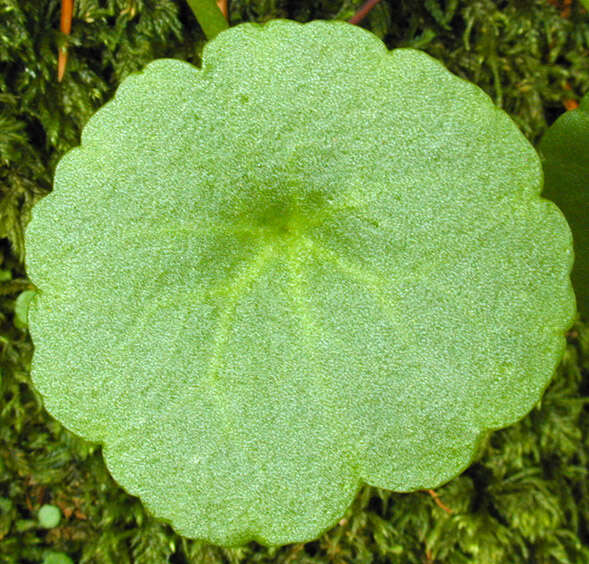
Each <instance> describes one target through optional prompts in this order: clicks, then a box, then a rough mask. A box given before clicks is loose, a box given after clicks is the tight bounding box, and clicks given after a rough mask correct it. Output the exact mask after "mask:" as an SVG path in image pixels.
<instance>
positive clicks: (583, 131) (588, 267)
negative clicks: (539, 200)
mask: <svg viewBox="0 0 589 564" xmlns="http://www.w3.org/2000/svg"><path fill="white" fill-rule="evenodd" d="M539 148H540V152H541V154H542V156H543V159H544V160H543V165H544V192H543V194H542V195H543V196H545V197H546V198H550V199H551V200H552V201H554V202H555V203H556V204H557V205H558V207H559V208H560V209H561V210H562V211H563V213H564V214H565V216H566V218H567V220H568V222H569V223H570V225H571V229H572V230H573V236H574V247H575V265H574V268H573V272H572V279H573V284H574V286H575V292H576V294H577V306H578V308H579V312H580V313H581V315H583V316H584V317H589V94H588V95H586V96H585V98H583V101H582V102H581V105H580V106H579V108H577V109H576V110H573V111H570V112H566V113H565V114H564V115H562V116H561V117H560V118H559V119H557V120H556V122H555V123H554V124H553V125H552V127H550V129H549V130H548V131H547V132H546V134H545V135H544V137H543V138H542V141H541V142H540V146H539Z"/></svg>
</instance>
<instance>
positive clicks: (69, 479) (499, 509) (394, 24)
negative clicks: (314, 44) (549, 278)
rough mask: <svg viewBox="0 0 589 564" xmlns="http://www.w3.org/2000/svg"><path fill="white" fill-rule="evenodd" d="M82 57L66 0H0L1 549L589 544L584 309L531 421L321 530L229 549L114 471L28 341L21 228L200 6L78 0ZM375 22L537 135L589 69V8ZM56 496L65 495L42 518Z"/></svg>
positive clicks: (173, 551) (475, 2)
mask: <svg viewBox="0 0 589 564" xmlns="http://www.w3.org/2000/svg"><path fill="white" fill-rule="evenodd" d="M75 4H76V13H75V19H74V23H73V29H72V36H71V38H70V41H69V44H70V54H69V62H68V71H67V73H66V76H65V79H64V81H63V82H62V83H61V84H59V83H57V81H56V67H57V60H56V59H57V56H56V53H57V45H58V44H61V43H62V42H63V41H64V38H63V37H60V36H59V34H58V33H56V31H55V30H57V29H58V27H59V2H56V1H53V0H0V236H2V237H4V240H3V241H2V243H0V260H1V264H0V274H1V276H0V371H1V386H2V403H1V407H0V417H1V418H2V419H1V424H0V562H7V563H19V564H20V563H23V564H28V563H37V562H42V561H43V558H44V556H46V555H47V554H48V553H50V552H55V553H59V552H62V553H65V554H68V555H69V556H70V557H71V558H72V559H73V560H74V561H76V562H82V563H111V562H112V563H113V564H115V563H116V564H125V563H131V562H133V563H145V564H153V563H159V562H166V561H168V559H170V561H171V562H174V563H176V564H178V563H187V562H190V563H197V562H199V563H200V562H202V563H205V562H206V563H208V562H231V563H233V562H235V563H238V562H239V563H241V562H244V563H245V562H248V563H249V562H252V563H254V562H255V563H266V562H268V563H270V562H290V563H297V562H300V563H311V562H392V563H396V562H398V563H402V564H412V563H415V564H417V563H419V564H421V563H423V562H434V561H435V562H442V563H448V564H461V563H473V564H474V563H477V564H480V563H485V564H487V563H489V564H493V563H504V562H509V563H510V564H511V563H513V564H518V563H522V564H523V563H528V562H542V563H557V562H560V563H567V562H570V563H583V562H589V548H588V546H589V490H588V488H589V482H588V481H587V477H586V474H587V468H588V466H589V460H588V457H589V411H588V409H587V402H588V392H589V380H588V373H589V329H588V328H587V327H586V326H585V325H583V324H578V325H577V326H576V327H575V328H574V330H573V331H571V333H570V339H569V346H568V349H567V353H566V356H565V358H564V361H563V363H562V365H561V368H560V370H559V373H558V375H557V376H556V378H555V380H554V382H553V383H552V385H551V386H550V388H549V389H548V391H547V393H546V394H545V396H544V399H543V401H542V404H541V405H540V406H538V407H537V408H536V409H535V410H534V411H533V412H532V413H531V414H530V415H529V416H528V417H527V418H525V419H524V420H523V421H521V422H520V423H518V424H517V425H514V426H512V427H510V428H508V429H505V430H503V431H500V432H497V433H494V434H493V435H491V436H490V437H489V438H488V440H487V443H486V444H485V445H483V447H482V450H481V457H480V458H479V460H478V462H477V463H476V464H474V465H473V466H472V467H471V468H469V469H468V470H467V471H466V472H465V473H464V474H463V475H462V476H460V477H459V478H457V479H456V480H453V481H452V482H450V483H449V484H447V485H446V486H444V487H443V488H440V489H439V490H438V492H437V493H438V494H439V495H440V498H441V500H442V501H443V502H444V503H445V504H446V505H447V506H449V507H450V508H451V509H452V510H453V513H452V514H451V515H450V514H447V513H446V512H445V511H444V510H443V509H442V508H440V507H438V506H437V505H436V503H435V501H434V499H433V498H432V497H431V496H430V495H429V494H427V493H426V492H417V493H413V494H390V493H387V492H384V491H381V490H378V489H374V488H365V489H363V490H362V491H361V493H360V494H359V496H358V498H357V499H356V501H355V503H354V505H353V507H352V508H351V509H350V511H349V512H348V514H347V515H346V517H345V518H344V519H343V520H342V521H341V523H340V525H339V526H337V527H335V528H334V529H333V530H331V531H329V532H328V533H327V534H325V535H324V536H323V537H322V538H321V539H319V540H318V541H316V542H313V543H309V544H307V545H304V546H302V545H294V546H286V547H283V548H280V549H265V548H264V549H262V548H260V547H257V546H256V545H250V546H248V547H245V548H243V549H238V550H223V549H218V548H215V547H210V546H205V545H203V544H200V543H197V542H194V541H190V540H187V539H182V538H179V537H177V536H176V535H174V533H173V532H172V530H171V529H170V528H169V527H168V526H167V525H166V524H164V523H161V522H158V521H154V520H153V519H151V518H150V517H149V516H148V515H147V514H146V512H145V511H144V509H143V507H142V506H141V504H140V503H139V502H138V501H137V500H136V499H134V498H132V497H130V496H128V495H127V494H126V493H125V492H124V491H123V490H121V488H119V487H118V486H117V485H116V484H115V483H114V482H113V481H112V479H111V478H110V477H109V475H108V473H107V471H106V470H105V468H104V464H103V462H102V458H101V454H100V452H99V451H98V449H97V448H96V447H95V446H93V445H91V444H88V443H84V442H83V441H81V440H80V439H77V438H76V437H74V436H72V435H71V434H70V433H68V432H67V431H65V430H64V429H63V428H61V427H60V426H59V425H58V424H57V423H56V422H55V421H53V420H51V419H50V418H49V416H48V415H47V414H46V413H45V412H44V410H43V409H42V406H41V402H40V399H39V397H38V396H37V395H36V394H35V392H34V391H33V390H32V388H31V387H30V381H29V374H28V370H29V366H30V357H31V345H30V341H29V338H28V336H27V334H26V330H24V329H19V328H17V327H15V325H14V323H13V321H14V304H15V299H16V298H17V297H18V295H19V294H20V293H21V292H23V291H25V290H27V289H30V286H29V282H28V280H27V278H26V276H25V274H24V269H23V265H22V258H23V253H24V249H23V245H22V230H23V226H24V225H25V224H26V222H27V221H28V217H29V210H30V207H31V205H32V203H33V202H34V201H35V200H36V199H38V198H39V197H40V196H42V195H43V194H45V193H46V192H47V191H48V190H49V188H50V186H51V178H52V174H53V168H54V166H55V163H56V162H57V160H58V159H59V157H60V156H61V155H62V154H63V153H64V152H65V151H66V150H68V149H69V148H70V147H72V146H74V145H76V144H77V143H78V139H79V133H80V130H81V127H82V125H83V124H84V123H85V122H86V121H87V119H88V117H89V116H90V115H91V114H92V113H93V112H94V110H95V109H96V108H97V107H99V106H100V105H102V104H103V103H104V102H105V101H106V100H107V99H108V98H109V97H110V96H111V95H112V93H113V91H114V88H115V87H116V85H117V84H118V83H119V82H120V80H121V79H122V78H123V77H124V76H126V75H127V74H129V73H130V72H132V71H134V70H136V69H138V68H141V67H142V66H143V65H144V64H145V63H146V62H148V61H149V60H151V59H153V58H155V57H161V56H171V57H178V58H183V59H187V60H190V61H191V62H195V63H198V60H199V53H200V50H201V48H202V45H203V43H204V38H203V37H202V35H201V33H200V30H199V27H198V25H197V23H196V20H195V19H194V16H193V15H192V13H191V11H190V9H189V8H188V7H187V5H185V4H184V3H183V2H181V1H178V2H173V1H172V0H100V1H99V0H84V1H79V2H76V3H75ZM360 4H361V1H360V0H344V1H343V2H342V1H340V0H314V1H297V2H294V1H291V2H288V1H286V0H248V1H244V0H234V1H233V2H231V11H232V20H233V23H237V22H239V21H246V20H258V21H264V20H267V19H271V18H273V17H292V18H295V19H298V20H301V21H304V20H308V19H312V18H318V17H322V18H333V17H339V18H341V19H346V18H349V17H350V16H351V15H352V14H353V12H354V10H355V9H356V8H357V7H358V6H359V5H360ZM363 25H365V26H366V27H369V28H371V29H373V30H374V31H375V32H377V33H378V34H379V35H380V36H382V37H384V39H385V41H386V42H387V44H388V46H389V47H395V46H400V45H411V46H414V47H420V48H423V49H425V50H427V51H428V52H429V53H430V54H432V55H434V56H435V57H437V58H439V59H440V60H442V61H443V62H444V63H445V64H446V65H447V66H448V67H449V68H450V69H451V70H452V71H454V72H456V73H458V74H460V75H462V76H464V77H466V78H468V79H470V80H472V81H474V82H476V83H477V84H479V85H480V86H481V87H482V88H484V89H485V90H486V91H487V92H488V93H489V94H490V95H491V96H492V97H493V98H494V99H495V101H496V102H497V103H499V104H501V105H502V106H503V107H504V108H505V109H506V110H507V111H508V112H509V113H510V114H511V115H512V117H513V118H514V119H515V120H516V121H517V122H518V123H519V124H520V126H521V127H522V129H523V131H524V133H525V134H526V135H527V136H528V137H529V138H530V139H531V140H533V141H535V140H537V139H538V137H539V136H540V135H541V133H542V132H543V131H544V130H545V128H546V126H547V124H548V123H550V122H552V121H553V120H554V119H555V117H556V116H557V115H558V114H559V113H561V112H562V111H563V101H564V100H567V99H573V100H578V99H580V96H581V95H582V94H584V93H585V91H586V90H587V88H588V86H589V56H588V55H589V16H588V15H587V14H586V13H584V12H583V11H582V8H581V5H580V4H579V3H577V2H573V5H572V9H571V13H570V17H568V18H564V17H561V15H560V13H559V9H558V8H556V7H554V6H552V5H550V4H548V3H547V2H546V1H545V0H530V1H527V2H522V1H521V0H510V1H507V0H497V2H492V1H490V0H446V1H444V2H442V1H441V0H424V1H423V2H422V1H421V0H402V1H400V2H391V3H388V2H384V1H383V2H382V3H381V5H380V6H379V7H377V8H376V9H375V10H374V11H373V12H372V13H371V15H370V16H369V17H368V18H367V19H366V20H365V22H363ZM43 504H52V505H56V506H57V507H59V508H60V510H61V512H62V514H63V518H62V520H61V522H60V524H59V526H58V527H56V528H54V529H51V530H47V531H43V530H39V529H38V527H37V522H36V516H37V512H38V510H39V508H40V507H41V506H42V505H43Z"/></svg>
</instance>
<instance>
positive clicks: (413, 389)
mask: <svg viewBox="0 0 589 564" xmlns="http://www.w3.org/2000/svg"><path fill="white" fill-rule="evenodd" d="M540 189H541V166H540V162H539V159H538V157H537V155H536V153H535V151H534V149H533V148H532V147H531V146H530V145H529V143H528V142H527V141H526V140H525V139H524V137H523V135H522V134H521V133H520V132H519V131H518V129H517V128H516V126H515V125H514V124H513V123H512V122H511V121H510V119H509V118H508V117H507V115H506V114H505V113H503V112H502V111H500V110H498V109H497V108H495V107H494V106H493V104H492V102H491V100H490V99H489V98H488V97H487V96H486V95H485V94H484V93H483V92H482V91H481V90H479V89H478V88H476V87H475V86H473V85H471V84H468V83H466V82H465V81H463V80H461V79H459V78H457V77H456V76H454V75H452V74H450V73H449V72H448V71H447V70H446V69H445V68H444V67H443V66H442V65H441V64H440V63H438V62H437V61H435V60H434V59H432V58H430V57H429V56H427V55H425V54H424V53H421V52H419V51H414V50H409V49H402V50H397V51H393V52H388V51H387V50H386V48H385V47H384V45H383V44H382V43H381V42H380V41H379V40H378V39H377V38H376V37H375V36H374V35H371V34H370V33H368V32H366V31H364V30H362V29H360V28H357V27H354V26H350V25H348V24H345V23H335V22H331V23H326V22H314V23H311V24H308V25H304V26H303V25H299V24H296V23H294V22H288V21H275V22H271V23H269V24H267V25H264V26H257V25H251V24H246V25H242V26H237V27H235V28H231V29H230V30H228V31H225V32H222V33H220V34H219V36H218V37H217V38H216V39H215V40H214V41H212V42H210V43H209V44H208V45H207V47H206V48H205V52H204V55H203V68H202V70H198V69H196V68H194V67H192V66H191V65H189V64H186V63H183V62H180V61H174V60H160V61H155V62H154V63H152V64H150V65H148V67H147V68H146V69H145V71H144V72H143V73H141V74H138V75H134V76H131V77H129V78H128V79H127V80H126V81H125V82H124V83H123V84H122V85H121V87H120V88H119V90H118V92H117V95H116V96H115V98H114V100H113V101H112V102H110V103H109V104H107V105H106V106H105V107H104V109H102V110H100V111H99V112H98V113H97V114H96V116H94V117H93V118H92V119H91V120H90V122H89V123H88V125H87V126H86V128H85V130H84V133H83V136H82V146H81V147H80V148H78V149H75V150H73V151H72V152H71V153H69V154H68V155H67V156H66V157H65V158H64V159H63V160H62V161H61V163H60V164H59V167H58V170H57V174H56V179H55V189H54V192H53V193H52V194H51V195H49V196H48V197H47V198H45V199H44V200H42V201H41V202H40V203H39V204H38V205H37V206H36V208H35V209H34V213H33V220H32V222H31V224H30V226H29V228H28V231H27V249H28V259H27V261H28V270H29V274H30V276H31V279H32V280H33V282H34V283H35V284H36V285H37V287H38V288H40V291H41V293H40V295H39V296H38V297H37V298H35V300H33V302H32V304H31V311H30V316H29V317H30V330H31V333H32V336H33V340H34V342H35V345H36V352H35V358H34V361H33V378H34V381H35V384H36V386H37V387H38V389H39V390H40V391H41V393H42V394H43V395H44V397H45V403H46V407H47V409H48V410H49V411H50V412H51V413H52V414H53V415H54V416H55V417H57V418H58V419H59V420H60V421H62V422H63V423H64V424H65V425H67V426H68V427H69V428H70V429H72V430H74V431H76V432H77V433H79V434H81V435H83V436H84V437H85V438H87V439H90V440H93V441H100V442H102V443H103V444H104V454H105V457H106V461H107V464H108V465H109V468H110V470H111V472H112V473H113V475H114V477H115V478H116V479H117V480H118V481H119V482H120V483H121V484H122V485H123V486H125V487H126V488H127V489H128V490H129V491H130V492H132V493H134V494H137V495H139V496H140V497H141V498H142V499H143V501H144V502H145V503H146V504H147V506H148V507H149V508H151V509H152V510H153V512H154V513H155V514H156V515H157V516H159V517H163V518H166V519H168V520H169V521H170V522H171V523H172V524H173V525H174V526H175V527H176V529H177V530H178V531H179V532H180V533H182V534H185V535H187V536H191V537H198V538H204V539H207V540H209V541H212V542H214V543H219V544H225V545H238V544H241V543H245V542H247V541H249V540H252V539H255V540H257V541H259V542H262V543H265V544H283V543H287V542H294V541H303V540H307V539H311V538H313V537H316V536H317V535H319V534H320V533H321V531H323V530H325V529H326V528H328V527H330V526H332V525H334V524H335V523H336V522H337V520H338V519H339V518H340V517H341V516H342V514H343V513H344V511H345V509H346V507H347V506H348V505H349V504H350V502H351V501H352V499H353V497H354V495H355V493H356V491H357V489H358V487H359V486H360V485H361V484H362V483H363V482H365V483H369V484H373V485H375V486H379V487H384V488H389V489H394V490H399V491H408V490H414V489H421V488H426V487H428V488H429V487H435V486H438V485H439V484H441V483H443V482H445V481H447V480H449V479H451V478H452V477H454V476H456V475H457V474H458V473H459V472H460V471H461V470H462V469H464V468H465V467H466V466H467V465H468V464H469V462H470V460H471V459H472V456H473V455H474V453H475V452H476V449H477V445H478V444H479V442H480V440H481V439H482V437H483V436H484V435H485V433H486V431H487V430H489V429H492V428H497V427H500V426H503V425H507V424H509V423H511V422H513V421H515V420H516V419H518V418H520V417H521V416H523V415H524V414H525V413H526V412H527V411H528V410H529V409H530V408H531V406H532V405H533V404H534V403H535V402H536V401H538V399H539V398H540V396H541V394H542V391H543V390H544V388H545V387H546V385H547V383H548V382H549V380H550V378H551V376H552V373H553V370H554V368H555V366H556V364H557V362H558V360H559V359H560V357H561V355H562V352H563V349H564V331H565V329H566V328H567V327H568V326H569V324H570V323H571V320H572V318H573V315H574V311H575V306H574V296H573V293H572V289H571V285H570V280H569V271H570V266H571V261H572V248H571V247H572V243H571V235H570V232H569V229H568V226H567V224H566V222H565V220H564V218H563V217H562V214H560V212H559V211H558V210H557V209H556V207H555V206H554V205H553V204H552V203H550V202H548V201H546V200H542V199H540V197H539V192H540Z"/></svg>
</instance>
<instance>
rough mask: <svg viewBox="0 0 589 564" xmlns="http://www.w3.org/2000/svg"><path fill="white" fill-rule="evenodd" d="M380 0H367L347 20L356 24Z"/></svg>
mask: <svg viewBox="0 0 589 564" xmlns="http://www.w3.org/2000/svg"><path fill="white" fill-rule="evenodd" d="M379 2H380V0H368V1H367V2H365V3H364V4H362V6H360V8H358V11H357V12H356V13H355V14H354V15H353V16H352V17H351V18H350V19H349V20H348V23H351V24H354V25H357V24H359V23H360V22H361V21H362V20H363V19H364V18H365V17H366V16H367V15H368V12H370V10H372V8H374V6H376V5H377V4H378V3H379Z"/></svg>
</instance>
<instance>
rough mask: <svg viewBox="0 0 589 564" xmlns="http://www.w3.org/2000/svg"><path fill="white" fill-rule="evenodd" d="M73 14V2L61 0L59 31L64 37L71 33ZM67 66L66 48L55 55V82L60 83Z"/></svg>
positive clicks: (62, 48)
mask: <svg viewBox="0 0 589 564" xmlns="http://www.w3.org/2000/svg"><path fill="white" fill-rule="evenodd" d="M73 13H74V0H61V21H60V25H59V29H60V30H61V33H63V34H64V35H69V34H70V32H71V31H72V16H73ZM66 66H67V47H66V46H64V47H61V48H60V49H59V52H58V53H57V82H61V81H62V79H63V75H64V74H65V68H66Z"/></svg>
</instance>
